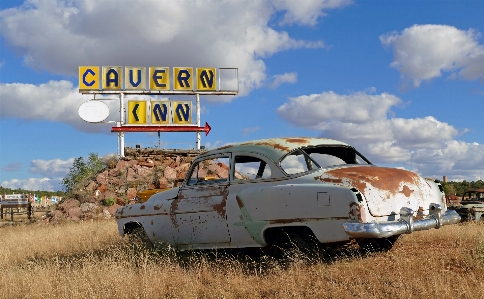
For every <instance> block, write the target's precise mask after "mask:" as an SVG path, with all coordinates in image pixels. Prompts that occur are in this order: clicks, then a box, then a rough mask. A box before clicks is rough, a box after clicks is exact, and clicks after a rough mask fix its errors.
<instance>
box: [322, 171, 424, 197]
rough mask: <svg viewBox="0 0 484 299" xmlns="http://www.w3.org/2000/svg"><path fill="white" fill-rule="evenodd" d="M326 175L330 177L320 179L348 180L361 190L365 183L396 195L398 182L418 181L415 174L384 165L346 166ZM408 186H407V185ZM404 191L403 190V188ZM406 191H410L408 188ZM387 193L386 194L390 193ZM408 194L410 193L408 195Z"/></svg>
mask: <svg viewBox="0 0 484 299" xmlns="http://www.w3.org/2000/svg"><path fill="white" fill-rule="evenodd" d="M326 175H328V176H330V177H331V178H326V177H323V176H321V177H320V180H321V181H325V180H326V181H327V180H336V179H340V180H343V179H345V180H348V183H350V184H351V185H353V186H354V187H356V188H357V189H358V190H360V191H361V192H363V191H364V190H365V189H366V187H367V184H368V185H372V186H373V187H375V188H378V189H380V190H385V191H388V192H389V193H390V194H393V195H396V193H399V192H400V189H399V188H400V184H401V183H407V184H409V185H416V184H417V183H418V181H419V177H418V175H417V174H415V173H413V172H410V171H407V170H403V169H396V168H386V167H358V166H356V167H348V168H339V169H334V170H330V171H328V172H326ZM407 188H408V187H407ZM404 191H405V190H404ZM408 191H412V192H413V190H410V189H409V188H408ZM390 194H388V195H390ZM409 196H410V195H409Z"/></svg>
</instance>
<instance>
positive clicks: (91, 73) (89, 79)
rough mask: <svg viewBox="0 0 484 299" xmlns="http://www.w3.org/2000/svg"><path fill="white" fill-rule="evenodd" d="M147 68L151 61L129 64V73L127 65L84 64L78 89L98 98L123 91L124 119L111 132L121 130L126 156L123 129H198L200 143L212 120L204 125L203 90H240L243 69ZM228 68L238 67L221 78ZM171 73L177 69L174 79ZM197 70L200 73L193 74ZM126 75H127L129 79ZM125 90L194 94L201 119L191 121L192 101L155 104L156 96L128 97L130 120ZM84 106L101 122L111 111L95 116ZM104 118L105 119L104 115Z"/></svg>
mask: <svg viewBox="0 0 484 299" xmlns="http://www.w3.org/2000/svg"><path fill="white" fill-rule="evenodd" d="M146 69H147V68H146V67H125V69H124V75H125V76H123V69H122V67H119V66H103V67H101V68H100V67H99V66H80V67H79V92H80V93H82V94H92V95H94V100H93V101H97V100H96V99H95V98H96V95H98V94H101V95H106V94H118V95H119V122H116V125H117V126H116V127H113V128H112V129H111V132H118V145H119V151H118V152H119V155H120V157H124V132H158V133H159V132H195V133H196V148H197V149H200V145H201V144H200V143H201V134H200V133H201V132H205V136H206V135H208V133H209V132H210V130H211V128H210V126H209V125H208V123H205V127H201V125H200V95H234V96H235V95H237V94H238V93H239V84H238V69H237V68H219V69H217V68H196V69H195V72H194V71H193V68H192V67H174V68H172V69H170V68H169V67H149V68H148V70H149V71H148V76H147V75H146ZM100 70H102V73H100ZM227 71H234V75H232V76H230V75H229V76H228V78H227V79H225V78H222V76H221V73H224V72H227ZM171 74H173V80H172V82H171V80H170V75H171ZM194 74H195V76H196V78H193V77H194ZM123 78H124V79H125V80H124V84H123ZM224 82H225V83H224ZM233 82H236V84H234V86H230V83H233ZM222 84H227V86H228V87H229V88H226V89H222V88H221V86H222ZM123 86H124V89H123ZM101 87H102V89H101ZM125 95H195V97H196V110H197V113H196V118H197V119H196V123H195V124H193V123H192V109H191V102H181V101H168V102H167V104H166V105H165V104H164V103H162V102H164V101H161V102H156V103H155V104H154V105H153V107H152V105H151V103H153V102H154V101H149V102H148V101H129V102H128V111H127V113H128V117H127V119H128V124H126V122H125V113H126V109H125V106H124V97H125ZM102 100H103V99H100V100H99V101H102ZM86 103H87V102H86ZM147 103H148V104H147ZM160 103H161V105H160ZM94 106H96V107H97V108H98V110H99V111H101V110H102V111H103V112H102V113H105V112H104V108H103V107H102V105H91V107H94ZM162 106H163V108H162ZM147 107H150V108H149V110H150V112H149V113H147ZM168 107H169V108H170V110H168ZM83 111H84V115H81V109H80V110H79V115H80V116H81V118H83V119H84V120H86V121H89V122H102V120H104V119H106V117H107V116H106V117H104V114H102V115H99V113H101V112H98V115H96V116H94V115H90V114H89V112H85V110H83ZM86 115H87V116H86ZM167 115H168V116H167ZM83 116H84V117H83ZM103 117H104V118H103ZM153 118H155V119H153ZM99 119H102V120H101V121H99ZM92 120H98V121H92ZM148 120H150V121H148Z"/></svg>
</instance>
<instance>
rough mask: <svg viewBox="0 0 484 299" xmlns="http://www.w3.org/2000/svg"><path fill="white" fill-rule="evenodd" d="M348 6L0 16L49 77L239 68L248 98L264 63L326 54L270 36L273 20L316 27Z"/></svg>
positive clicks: (44, 9) (252, 4)
mask: <svg viewBox="0 0 484 299" xmlns="http://www.w3.org/2000/svg"><path fill="white" fill-rule="evenodd" d="M122 2H125V3H126V5H123V4H122ZM350 3H351V2H350V1H349V0H330V1H324V0H312V1H303V2H297V5H295V3H292V1H280V0H270V1H250V0H244V1H220V2H219V1H214V2H205V1H201V2H200V1H197V2H195V1H191V0H180V1H157V0H139V1H136V3H133V2H129V4H128V1H121V2H120V1H118V0H104V1H91V0H75V1H67V0H32V1H30V2H28V3H27V4H26V5H24V6H21V7H18V8H12V9H7V10H3V11H0V32H1V33H0V34H1V36H2V37H3V39H4V41H5V43H6V44H7V45H9V46H10V47H11V48H12V49H14V51H15V52H16V53H17V54H18V55H22V56H23V57H24V62H25V64H26V65H27V66H30V67H33V68H38V69H45V70H47V71H49V72H53V73H58V74H66V75H73V76H77V72H78V66H79V65H121V66H126V65H128V66H129V65H134V66H136V65H139V66H152V65H154V64H155V65H163V66H169V67H173V66H193V67H202V66H211V67H236V68H239V79H240V94H241V95H245V94H247V93H249V92H250V91H251V90H252V89H254V88H258V87H260V86H261V85H262V84H263V82H264V81H265V79H266V70H265V64H264V61H263V60H262V59H263V58H266V57H269V56H271V55H272V54H274V53H277V52H280V51H283V50H288V49H296V48H321V47H324V43H323V42H322V41H319V40H317V41H305V40H295V39H293V38H291V37H290V36H289V35H288V33H287V32H285V31H278V30H276V29H274V28H272V27H271V26H270V25H269V24H270V21H271V20H272V18H274V16H276V15H277V13H278V12H283V13H284V23H286V24H293V23H296V24H302V25H314V24H315V23H316V22H317V20H318V18H319V17H322V16H324V15H325V11H326V10H328V9H334V8H338V7H344V6H346V5H348V4H350ZM154 62H156V63H154ZM219 101H227V99H226V98H222V97H221V98H220V99H219Z"/></svg>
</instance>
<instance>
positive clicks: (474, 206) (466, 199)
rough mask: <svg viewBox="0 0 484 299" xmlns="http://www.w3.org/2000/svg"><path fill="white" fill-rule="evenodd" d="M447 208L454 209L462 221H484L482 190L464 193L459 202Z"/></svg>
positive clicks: (483, 192)
mask: <svg viewBox="0 0 484 299" xmlns="http://www.w3.org/2000/svg"><path fill="white" fill-rule="evenodd" d="M449 208H451V209H454V210H455V211H456V212H457V213H458V214H459V216H460V217H461V219H462V221H484V189H472V190H467V191H465V192H464V195H462V199H461V201H460V202H458V203H454V204H452V205H451V206H449Z"/></svg>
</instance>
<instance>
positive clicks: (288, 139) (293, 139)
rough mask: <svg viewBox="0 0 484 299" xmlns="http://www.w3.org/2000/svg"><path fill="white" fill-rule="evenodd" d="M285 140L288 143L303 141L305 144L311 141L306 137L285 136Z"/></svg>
mask: <svg viewBox="0 0 484 299" xmlns="http://www.w3.org/2000/svg"><path fill="white" fill-rule="evenodd" d="M284 140H285V141H286V142H288V143H303V144H307V143H309V140H308V139H306V138H285V139H284Z"/></svg>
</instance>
